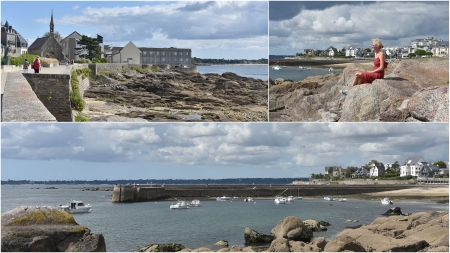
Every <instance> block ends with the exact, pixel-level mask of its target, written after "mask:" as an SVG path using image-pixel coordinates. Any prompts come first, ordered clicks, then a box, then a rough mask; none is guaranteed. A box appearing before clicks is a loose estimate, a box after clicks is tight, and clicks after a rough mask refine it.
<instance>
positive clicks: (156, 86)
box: [81, 70, 268, 122]
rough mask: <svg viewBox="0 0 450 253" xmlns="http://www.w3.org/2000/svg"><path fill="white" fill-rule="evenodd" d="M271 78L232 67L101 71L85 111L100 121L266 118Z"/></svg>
mask: <svg viewBox="0 0 450 253" xmlns="http://www.w3.org/2000/svg"><path fill="white" fill-rule="evenodd" d="M267 89H268V86H267V82H265V81H262V80H259V79H253V78H247V77H241V76H238V75H236V74H234V73H231V72H226V73H223V74H222V75H218V74H198V73H185V72H181V71H176V70H173V71H164V72H155V73H153V72H146V73H137V72H136V71H134V70H131V71H128V72H127V73H125V74H123V75H122V74H120V73H117V74H115V75H114V76H106V75H100V76H98V77H97V78H96V79H95V80H93V81H92V82H91V87H90V88H89V89H88V90H87V91H86V92H85V93H84V98H85V101H86V104H87V107H86V109H85V110H84V111H83V112H82V113H81V115H82V116H86V117H88V118H89V121H96V122H111V121H113V122H117V121H119V122H128V121H130V122H148V121H153V122H267V121H268V114H267Z"/></svg>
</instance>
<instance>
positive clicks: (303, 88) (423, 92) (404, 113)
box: [269, 58, 449, 122]
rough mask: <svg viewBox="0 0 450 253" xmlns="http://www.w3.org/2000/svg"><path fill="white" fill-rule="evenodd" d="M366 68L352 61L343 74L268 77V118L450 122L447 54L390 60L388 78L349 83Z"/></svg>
mask: <svg viewBox="0 0 450 253" xmlns="http://www.w3.org/2000/svg"><path fill="white" fill-rule="evenodd" d="M367 70H371V67H367V66H363V65H361V64H350V65H349V66H347V67H346V68H345V69H344V71H343V73H342V74H341V75H337V74H330V75H326V76H318V77H308V78H306V79H305V80H303V81H299V82H295V83H294V82H286V81H284V82H283V81H282V80H279V79H277V80H276V82H274V81H270V91H269V120H270V121H302V122H307V121H309V122H312V121H316V122H319V121H326V122H332V121H339V122H361V121H390V122H419V121H420V122H422V121H432V122H448V115H449V109H448V106H449V99H448V85H449V62H448V59H437V58H430V59H411V60H401V61H398V62H391V63H390V64H389V66H388V68H387V70H386V74H385V78H384V79H378V80H375V81H374V82H373V83H372V84H362V85H357V86H355V87H351V86H352V83H353V80H354V75H355V73H356V72H360V71H367ZM341 90H348V93H347V95H342V94H341V93H340V91H341Z"/></svg>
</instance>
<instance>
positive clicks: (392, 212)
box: [383, 207, 403, 216]
mask: <svg viewBox="0 0 450 253" xmlns="http://www.w3.org/2000/svg"><path fill="white" fill-rule="evenodd" d="M383 215H385V216H392V215H403V213H402V209H401V208H400V207H392V208H390V209H389V210H387V211H386V212H385V213H384V214H383Z"/></svg>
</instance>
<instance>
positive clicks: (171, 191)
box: [111, 184, 414, 203]
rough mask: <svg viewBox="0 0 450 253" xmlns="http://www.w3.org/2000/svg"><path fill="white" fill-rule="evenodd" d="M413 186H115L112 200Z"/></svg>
mask: <svg viewBox="0 0 450 253" xmlns="http://www.w3.org/2000/svg"><path fill="white" fill-rule="evenodd" d="M411 187H414V185H407V184H403V185H159V186H155V185H115V186H114V190H113V195H112V199H111V201H112V202H113V203H129V202H143V201H154V200H164V199H171V198H215V197H220V196H228V197H256V198H257V197H266V198H269V197H275V196H277V195H284V196H288V195H293V196H302V197H307V196H328V195H330V196H340V195H352V194H361V193H371V192H381V191H390V190H400V189H406V188H411Z"/></svg>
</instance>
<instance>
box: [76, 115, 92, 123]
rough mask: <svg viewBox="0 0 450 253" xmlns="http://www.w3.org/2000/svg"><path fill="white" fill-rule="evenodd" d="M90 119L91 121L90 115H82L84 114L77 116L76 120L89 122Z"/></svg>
mask: <svg viewBox="0 0 450 253" xmlns="http://www.w3.org/2000/svg"><path fill="white" fill-rule="evenodd" d="M88 121H89V117H87V116H82V115H76V116H75V122H88Z"/></svg>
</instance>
